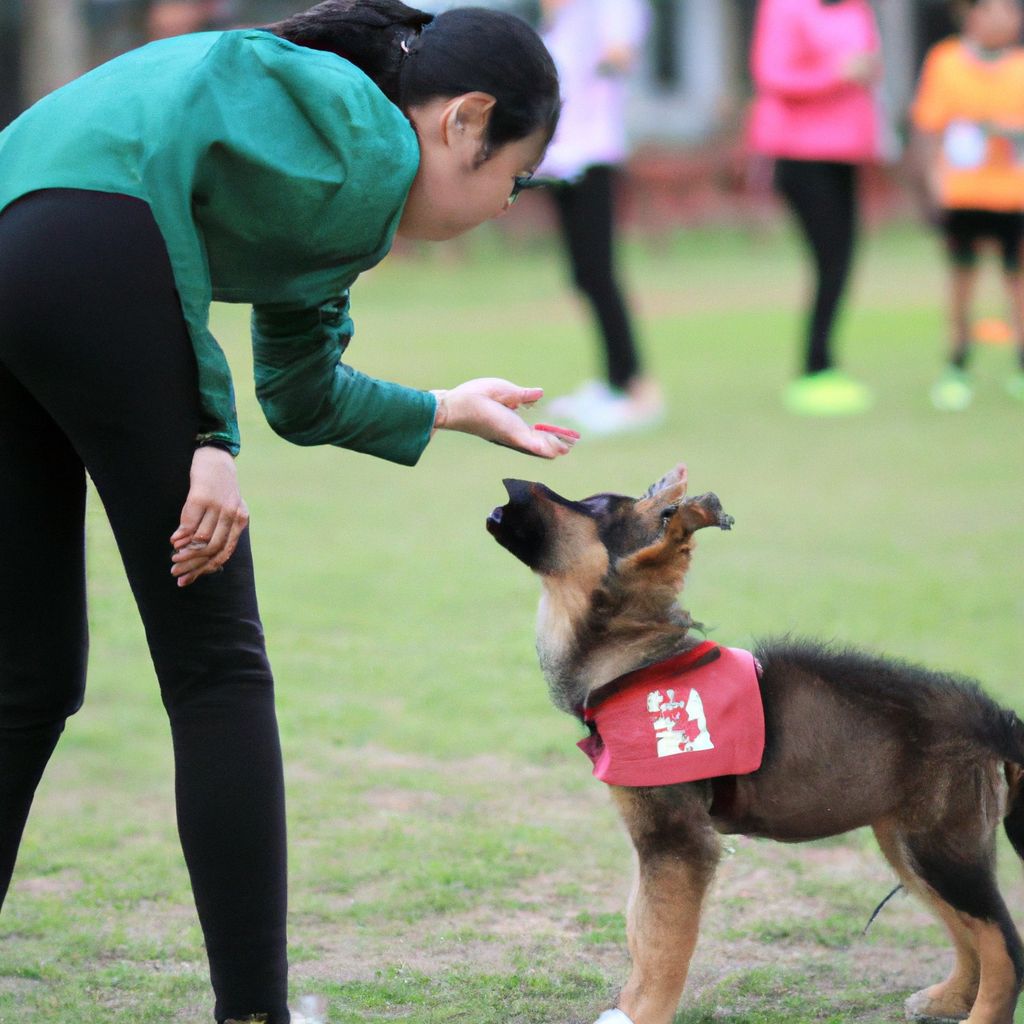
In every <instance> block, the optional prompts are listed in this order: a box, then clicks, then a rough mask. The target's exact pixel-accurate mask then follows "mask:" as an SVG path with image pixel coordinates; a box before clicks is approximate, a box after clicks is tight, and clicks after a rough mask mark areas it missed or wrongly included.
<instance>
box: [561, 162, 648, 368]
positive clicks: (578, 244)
mask: <svg viewBox="0 0 1024 1024" xmlns="http://www.w3.org/2000/svg"><path fill="white" fill-rule="evenodd" d="M615 179H616V171H615V169H614V168H612V167H608V166H603V165H602V166H598V167H590V168H588V169H587V172H586V174H584V175H583V177H582V178H580V179H579V180H578V181H574V182H573V183H572V184H567V185H560V186H559V187H558V188H555V189H552V194H553V195H554V198H555V204H556V206H557V208H558V216H559V221H560V223H561V225H562V235H563V237H564V238H565V244H566V248H567V251H568V254H569V263H570V266H571V268H572V276H573V283H574V284H575V285H576V287H577V288H578V289H579V290H580V291H581V292H582V293H583V294H584V295H585V296H586V297H587V299H588V301H589V302H590V305H591V307H592V308H593V310H594V314H595V316H596V317H597V322H598V326H599V328H600V331H601V340H602V342H603V345H604V357H605V369H606V373H607V375H608V382H609V383H610V384H611V385H612V387H616V388H625V387H626V385H627V384H629V382H630V381H631V380H632V379H633V378H634V377H636V376H637V375H638V374H639V372H640V360H639V357H638V356H637V351H636V345H635V343H634V340H633V330H632V326H631V325H630V319H629V313H628V311H627V310H626V303H625V300H624V299H623V296H622V289H621V288H620V287H619V283H618V279H617V277H616V274H615V254H614V251H613V240H614V232H615Z"/></svg>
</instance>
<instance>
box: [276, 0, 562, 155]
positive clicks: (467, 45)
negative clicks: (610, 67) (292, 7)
mask: <svg viewBox="0 0 1024 1024" xmlns="http://www.w3.org/2000/svg"><path fill="white" fill-rule="evenodd" d="M266 28H267V31H269V32H273V33H275V35H279V36H281V37H282V38H283V39H288V40H289V41H291V42H293V43H297V44H298V45H299V46H308V47H310V48H311V49H314V50H327V51H329V52H331V53H336V54H338V56H340V57H344V58H345V59H346V60H349V61H351V62H352V63H353V64H355V65H356V67H358V68H359V69H360V70H361V71H363V72H364V73H365V74H366V75H367V76H368V77H369V78H371V79H373V81H374V82H375V83H376V85H377V86H378V88H379V89H380V90H381V92H383V93H384V95H385V96H387V97H388V99H389V100H391V102H392V103H394V104H396V106H398V107H399V108H401V110H402V111H404V112H407V111H408V110H409V108H410V107H414V106H417V105H419V104H422V103H426V102H429V101H430V100H432V99H436V98H438V97H451V96H461V95H462V94H464V93H467V92H484V93H487V94H489V95H491V96H493V97H494V98H495V100H496V103H495V106H494V109H493V111H492V112H491V118H490V122H489V124H488V129H487V138H486V140H485V154H484V158H486V156H487V155H489V154H490V153H491V152H493V150H495V149H497V148H498V147H500V146H503V145H504V144H505V143H508V142H516V141H518V140H519V139H524V138H526V137H527V136H528V135H531V134H532V133H533V132H535V131H536V130H537V129H543V130H544V132H545V136H546V138H547V139H550V138H551V136H552V135H553V134H554V131H555V126H556V125H557V123H558V113H559V109H560V100H559V94H558V72H557V71H556V70H555V65H554V62H553V61H552V60H551V56H550V54H549V53H548V52H547V50H546V49H545V48H544V44H543V43H542V42H541V41H540V38H539V36H538V35H537V33H536V32H534V31H533V29H532V28H530V26H529V25H527V24H526V22H525V21H522V20H521V19H520V18H517V17H515V16H513V15H511V14H504V13H501V12H499V11H491V10H487V9H485V8H482V7H464V8H456V9H455V10H452V11H446V12H445V13H443V14H439V15H437V16H436V17H434V16H433V15H430V14H426V13H425V12H423V11H417V10H415V9H414V8H412V7H408V6H406V5H405V4H404V3H401V2H400V0H325V2H324V3H320V4H317V5H316V6H315V7H311V8H310V9H309V10H308V11H304V12H302V13H301V14H295V15H292V17H290V18H286V19H285V20H284V21H279V22H276V23H275V24H273V25H268V26H266Z"/></svg>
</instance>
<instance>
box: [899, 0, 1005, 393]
mask: <svg viewBox="0 0 1024 1024" xmlns="http://www.w3.org/2000/svg"><path fill="white" fill-rule="evenodd" d="M954 6H955V8H956V10H957V12H958V13H959V15H960V17H961V24H962V32H961V34H960V36H959V37H954V38H951V39H947V40H944V41H943V42H940V43H938V44H937V45H936V46H934V47H933V48H932V49H931V50H930V51H929V53H928V56H927V58H926V60H925V64H924V68H923V69H922V72H921V80H920V83H919V85H918V91H917V97H916V99H915V101H914V106H913V109H912V118H913V123H914V127H915V129H916V138H915V150H916V152H917V157H918V161H919V171H920V175H921V178H922V181H923V183H924V187H925V191H926V195H927V197H928V201H929V204H930V206H931V208H932V210H933V211H935V214H936V219H937V221H938V222H939V223H940V225H941V228H942V232H943V235H944V237H945V242H946V250H947V252H948V255H949V261H950V270H951V273H950V282H949V288H950V291H949V320H950V335H951V337H950V352H949V362H948V364H947V366H946V369H945V370H944V372H943V373H942V375H941V376H940V378H939V380H938V381H937V382H936V383H935V385H934V387H933V388H932V390H931V399H932V404H933V405H935V407H936V408H937V409H942V410H944V411H951V412H952V411H959V410H962V409H966V408H967V407H968V405H970V403H971V400H972V398H973V393H974V389H973V386H972V383H971V379H970V377H969V375H968V373H967V361H968V356H969V352H970V342H971V329H972V328H971V302H972V299H973V296H974V290H975V284H976V282H977V277H978V255H979V247H980V245H981V244H982V243H983V242H990V243H995V244H996V245H997V246H998V247H999V250H1000V254H1001V258H1002V266H1003V279H1004V282H1005V285H1006V293H1007V297H1008V299H1009V307H1010V322H1011V325H1012V331H1013V338H1014V341H1015V342H1016V346H1017V366H1016V369H1015V372H1014V373H1013V374H1012V375H1011V376H1010V377H1009V378H1008V380H1007V389H1008V391H1009V392H1010V394H1011V395H1012V396H1013V397H1015V398H1017V399H1019V400H1021V401H1024V270H1022V262H1021V243H1022V240H1024V47H1021V46H1020V45H1019V43H1020V34H1021V24H1022V10H1021V4H1020V2H1019V0H955V3H954Z"/></svg>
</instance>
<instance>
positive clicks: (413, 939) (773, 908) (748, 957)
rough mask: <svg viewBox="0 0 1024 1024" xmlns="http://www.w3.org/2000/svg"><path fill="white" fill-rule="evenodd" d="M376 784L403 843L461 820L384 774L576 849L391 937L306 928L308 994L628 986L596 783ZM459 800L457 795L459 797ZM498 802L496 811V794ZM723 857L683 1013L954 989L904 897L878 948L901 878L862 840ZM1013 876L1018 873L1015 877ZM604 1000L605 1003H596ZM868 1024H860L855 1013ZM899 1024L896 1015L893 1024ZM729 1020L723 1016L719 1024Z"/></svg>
mask: <svg viewBox="0 0 1024 1024" xmlns="http://www.w3.org/2000/svg"><path fill="white" fill-rule="evenodd" d="M340 756H341V757H342V758H343V759H345V760H347V759H348V758H349V757H351V758H352V759H353V762H355V761H356V760H357V761H358V763H359V764H360V765H361V769H362V771H363V772H364V773H365V775H366V777H368V778H373V779H374V780H375V781H374V784H373V785H372V786H369V787H368V788H367V790H366V791H365V792H366V796H367V797H368V798H369V799H368V800H367V804H368V806H370V807H372V808H373V811H372V813H373V814H374V815H378V816H380V817H381V818H382V819H384V818H390V817H393V816H395V815H396V814H397V815H399V816H400V817H401V818H402V820H403V822H404V831H405V833H406V834H409V833H410V831H411V832H412V833H413V834H414V833H415V829H416V822H417V820H418V816H420V815H423V816H425V817H429V818H434V817H435V816H436V815H437V814H438V813H444V810H445V808H450V807H451V804H452V799H455V801H456V802H461V801H459V800H458V798H457V797H456V798H449V797H448V796H447V795H440V796H439V795H438V794H436V793H435V794H430V793H427V794H424V793H423V792H420V791H411V790H410V791H405V790H402V789H398V790H396V789H395V788H394V787H393V786H390V785H389V784H388V781H387V774H388V770H389V769H393V770H398V771H400V772H401V773H402V774H403V775H404V776H406V777H408V775H409V773H411V774H412V775H413V776H417V775H418V776H420V777H423V776H429V775H434V776H437V775H441V776H444V777H445V778H448V779H454V780H458V779H465V780H474V782H477V783H478V782H480V780H486V783H487V785H486V787H485V792H484V794H483V795H481V790H480V789H479V787H476V788H472V792H471V793H469V792H468V791H467V793H466V794H465V799H466V800H467V801H470V802H471V801H476V803H477V805H478V806H477V810H478V812H479V815H480V816H481V817H483V818H486V817H488V815H492V816H493V818H494V820H495V821H496V822H500V821H513V822H515V821H519V822H523V821H529V822H530V823H531V824H534V825H543V826H548V827H550V828H551V829H554V830H557V831H558V833H559V834H565V835H567V836H572V837H576V838H577V839H578V842H577V843H575V844H574V845H572V846H571V847H570V849H571V850H572V854H571V856H567V857H566V858H565V861H564V864H562V865H561V866H559V867H557V868H556V869H554V870H552V869H550V868H545V869H544V870H542V871H538V872H537V873H536V874H535V875H531V876H530V877H529V878H527V879H526V880H523V881H518V882H516V883H515V884H513V885H496V886H495V887H494V889H493V890H491V891H489V892H485V893H480V894H477V895H476V896H475V897H474V899H473V900H472V901H471V904H470V906H468V907H466V908H464V909H459V910H457V911H456V912H452V913H447V914H436V915H435V914H430V915H425V916H423V917H422V918H420V919H417V920H414V921H398V922H395V921H392V922H390V923H389V924H388V925H387V926H385V927H375V926H368V925H366V924H365V923H360V922H358V921H352V920H346V919H345V915H340V916H339V917H338V918H336V919H334V920H329V921H320V922H316V923H314V922H312V921H310V922H308V927H307V926H306V924H304V923H303V922H301V921H299V922H297V924H296V926H293V934H297V935H298V936H299V942H300V944H301V946H302V947H303V955H302V957H301V958H300V960H299V962H297V963H296V964H295V968H294V972H293V973H294V977H295V978H296V981H297V982H298V984H299V985H300V986H301V985H302V984H304V983H306V984H309V985H310V986H315V985H316V984H317V983H318V982H322V981H330V982H343V981H352V980H363V981H372V980H373V979H374V978H375V977H377V976H378V972H379V971H380V970H381V969H383V968H400V969H405V970H412V971H415V972H419V973H422V974H424V975H426V976H428V977H431V978H438V977H441V976H444V975H447V974H450V973H452V972H456V973H457V972H471V973H474V974H503V973H507V972H510V971H514V970H522V969H523V967H524V965H529V967H530V968H531V969H534V970H541V971H549V972H552V973H560V974H561V973H565V972H571V971H574V970H587V969H589V970H596V971H597V972H599V974H600V976H601V977H603V978H604V979H606V984H607V991H608V993H612V992H614V990H615V989H616V988H617V987H618V986H619V985H620V984H621V983H622V982H624V981H625V978H626V976H627V974H628V969H629V965H628V957H627V953H626V949H625V942H624V939H623V920H622V915H623V913H624V910H625V904H626V898H627V895H628V890H629V886H630V882H631V873H632V866H631V857H630V851H629V845H628V842H627V841H626V839H625V837H624V836H623V835H622V834H621V829H619V828H618V826H617V824H616V822H615V818H614V813H613V811H612V809H611V807H610V806H609V803H608V798H607V792H606V791H605V790H604V789H603V787H601V786H600V785H599V784H597V783H594V784H593V785H588V786H586V787H578V786H577V785H576V784H575V782H574V783H573V784H571V785H570V786H568V787H567V786H566V785H565V784H564V775H562V774H561V770H560V769H550V768H545V767H543V766H534V765H522V764H518V763H516V764H513V763H510V762H507V761H504V760H502V759H500V758H498V757H488V758H474V759H472V760H471V761H466V762H458V763H444V764H440V763H437V762H433V761H429V760H428V759H422V758H417V757H412V756H405V755H395V754H393V753H391V752H386V751H367V750H365V749H362V750H360V751H358V752H350V753H346V754H342V755H340ZM457 788H458V785H457V783H456V789H457ZM488 793H489V794H490V796H488V795H487V794H488ZM724 845H725V847H726V852H725V854H724V856H723V860H722V863H721V865H720V868H719V872H718V875H717V877H716V880H715V883H714V886H713V888H712V890H711V892H710V894H709V897H708V901H707V905H706V909H705V918H704V925H703V928H702V932H701V939H700V942H699V944H698V948H697V952H696V955H695V957H694V960H693V964H692V969H691V974H690V978H689V981H688V984H687V989H686V994H685V996H684V1002H683V1005H684V1007H685V1006H693V1005H700V1004H706V1003H710V1004H712V1005H716V1006H717V1005H719V1004H721V1003H722V1000H723V998H727V1001H728V1003H729V1004H730V1005H731V1006H733V1009H736V1008H737V1007H738V1005H739V1003H738V1002H736V1001H737V1000H741V999H752V1000H755V1001H756V1000H757V998H758V996H757V993H754V994H753V995H748V996H742V997H741V996H739V995H736V996H728V997H725V996H723V993H727V992H731V991H732V990H733V989H734V988H735V987H736V985H735V982H736V980H737V979H740V978H743V977H749V976H753V975H756V972H758V971H760V970H766V971H769V972H774V973H775V974H781V975H785V974H787V973H790V974H792V975H794V976H795V977H796V978H798V979H799V978H800V977H802V976H804V975H806V977H807V979H808V980H809V982H810V979H813V982H812V983H811V984H813V987H814V988H815V989H816V990H818V991H819V992H820V991H831V992H834V993H836V996H835V998H836V999H842V998H843V996H842V994H843V993H844V992H858V993H860V995H859V996H858V997H857V1000H856V1002H857V1003H859V1002H860V1001H861V1000H863V1002H864V1003H865V1004H869V1005H874V1006H876V1011H875V1015H874V1016H873V1017H872V1016H871V1015H870V1014H868V1012H867V1010H865V1011H864V1015H863V1019H864V1020H879V1019H885V1018H887V1017H888V1016H890V1015H891V1014H890V1013H889V1012H888V1011H885V1012H883V1013H879V1012H878V1010H877V1008H878V1007H881V1006H882V1005H883V1004H884V1003H885V1002H886V1001H889V1002H890V1003H891V1000H892V994H893V993H896V994H898V1001H899V1002H901V1001H902V998H904V997H905V996H906V995H907V994H909V993H910V992H913V991H916V990H917V989H919V988H922V987H924V986H926V985H929V984H933V983H934V982H936V981H938V980H940V979H941V978H942V977H944V976H945V973H946V971H947V969H948V966H949V964H950V963H951V950H950V948H949V946H948V944H947V943H946V941H945V937H944V934H943V932H942V931H941V929H939V928H937V927H936V926H935V925H934V923H933V919H932V918H931V916H930V915H929V914H928V913H927V911H926V910H925V909H924V908H923V907H922V906H920V905H919V904H918V903H916V902H915V901H913V900H910V899H907V898H905V897H902V896H900V897H897V898H895V899H893V901H892V902H891V903H890V904H889V905H888V906H887V907H886V908H885V909H884V910H883V911H882V913H881V914H880V916H879V918H878V920H877V922H876V923H875V925H874V926H873V927H872V929H871V930H870V931H869V932H868V933H867V935H864V934H862V932H863V929H864V926H865V925H866V923H867V921H868V918H869V917H870V915H871V912H872V911H873V910H874V909H875V907H876V906H877V904H878V903H879V902H880V901H881V900H882V898H883V897H884V896H885V895H886V894H887V893H888V892H889V891H890V890H891V888H892V887H893V885H894V884H895V880H894V877H893V874H892V871H891V869H890V868H889V867H888V865H887V864H886V863H885V861H884V859H883V858H882V856H881V854H880V853H879V852H878V850H877V849H876V848H875V847H874V844H873V840H872V839H871V837H870V835H869V834H867V833H855V834H853V835H852V836H849V837H846V838H845V839H843V840H832V841H829V842H827V843H817V844H805V845H802V846H783V845H780V844H772V843H769V842H762V841H754V840H749V839H746V838H743V837H729V838H728V839H726V840H725V842H724ZM1006 866H1007V867H1008V868H1010V871H1007V872H1004V873H1005V874H1007V875H1009V874H1010V872H1011V871H1014V870H1016V869H1015V867H1013V866H1011V865H1006ZM367 885H368V886H369V887H370V889H372V890H374V891H373V892H364V891H363V889H362V888H357V889H356V891H354V892H353V893H351V894H350V895H351V898H352V900H353V901H354V902H358V901H359V900H360V899H362V898H363V897H364V896H368V897H374V898H375V897H376V896H378V895H379V892H378V891H376V890H379V889H380V888H381V887H386V886H387V885H388V879H387V878H385V877H381V878H378V879H375V880H373V881H372V882H368V883H367ZM1006 888H1007V890H1008V891H1007V893H1006V895H1007V899H1008V901H1009V902H1010V904H1011V906H1014V905H1016V906H1019V905H1020V904H1021V902H1022V897H1024V885H1022V884H1021V880H1020V877H1019V874H1018V875H1014V876H1013V880H1012V881H1010V882H1009V883H1008V884H1007V885H1006ZM596 995H599V994H596ZM844 1005H845V1006H847V1007H848V1009H849V1013H850V1015H849V1016H848V1017H844V1019H849V1020H858V1019H861V1017H859V1016H858V1013H859V1012H860V1011H858V1010H857V1008H856V1006H854V1005H853V1004H852V1003H850V1004H844ZM897 1016H898V1014H897ZM724 1019H728V1017H726V1018H724Z"/></svg>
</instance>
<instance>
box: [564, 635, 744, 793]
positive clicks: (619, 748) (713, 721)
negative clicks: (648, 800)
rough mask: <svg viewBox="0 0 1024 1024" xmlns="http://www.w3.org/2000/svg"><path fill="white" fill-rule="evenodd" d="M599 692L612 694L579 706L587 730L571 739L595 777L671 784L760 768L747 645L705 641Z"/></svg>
mask: <svg viewBox="0 0 1024 1024" xmlns="http://www.w3.org/2000/svg"><path fill="white" fill-rule="evenodd" d="M602 690H604V691H609V690H610V691H611V692H610V693H609V694H608V695H607V696H603V697H602V695H601V693H600V691H599V692H598V694H596V696H597V698H598V701H597V703H596V704H595V706H593V707H591V706H589V705H587V706H584V707H583V709H582V718H583V721H584V722H585V723H586V724H587V725H588V726H590V729H591V735H590V736H588V737H587V738H586V739H585V740H581V741H580V742H579V744H578V746H579V747H580V749H581V750H583V751H584V753H586V754H587V756H588V757H589V758H590V759H591V761H593V762H594V775H596V776H597V778H599V779H600V780H601V781H602V782H607V783H608V784H609V785H612V786H670V785H673V784H675V783H679V782H694V781H696V780H697V779H713V778H718V777H719V776H722V775H747V774H749V773H750V772H753V771H756V770H757V769H758V768H760V766H761V757H762V756H763V754H764V708H763V706H762V704H761V688H760V686H759V685H758V665H757V661H756V660H755V659H754V656H753V655H752V654H751V653H750V652H749V651H743V650H738V649H736V648H733V647H719V646H718V645H717V644H715V643H712V642H711V641H706V642H705V643H702V644H700V645H699V646H697V647H695V648H694V649H693V650H691V651H687V652H686V653H684V654H680V655H678V656H676V657H675V658H669V659H668V660H667V661H662V662H659V663H658V664H656V665H651V666H649V667H648V668H643V669H638V670H637V671H636V672H630V673H629V674H627V675H624V676H621V677H620V678H619V679H616V680H615V681H614V682H612V683H609V684H608V686H607V687H602ZM594 696H595V695H593V694H592V695H591V697H592V698H593V697H594Z"/></svg>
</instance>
